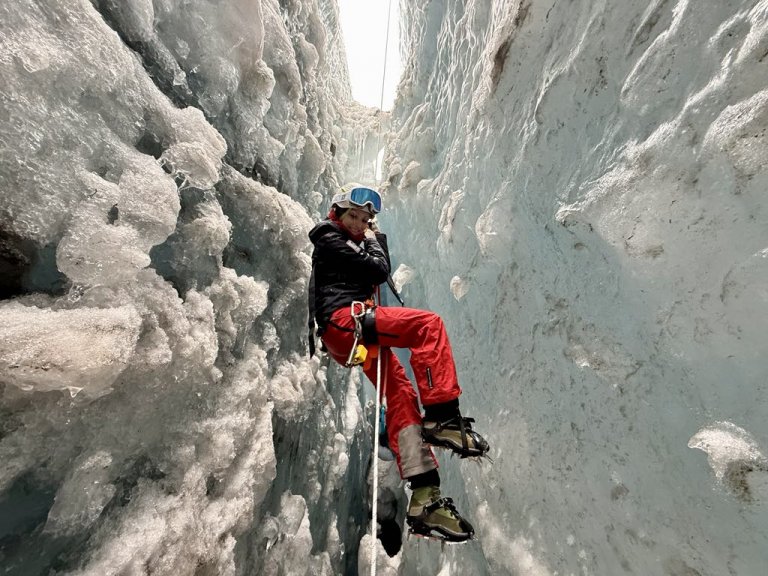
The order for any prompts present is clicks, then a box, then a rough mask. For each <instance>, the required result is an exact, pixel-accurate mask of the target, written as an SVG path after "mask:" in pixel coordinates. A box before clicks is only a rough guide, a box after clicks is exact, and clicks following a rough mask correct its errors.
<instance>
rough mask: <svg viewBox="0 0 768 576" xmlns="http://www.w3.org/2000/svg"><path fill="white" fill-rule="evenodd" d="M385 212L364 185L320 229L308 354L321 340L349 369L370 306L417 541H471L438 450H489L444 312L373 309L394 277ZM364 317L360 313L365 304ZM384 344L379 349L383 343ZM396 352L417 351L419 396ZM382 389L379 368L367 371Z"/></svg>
mask: <svg viewBox="0 0 768 576" xmlns="http://www.w3.org/2000/svg"><path fill="white" fill-rule="evenodd" d="M380 211H381V196H380V195H379V193H378V192H377V191H375V190H372V189H370V188H367V187H364V186H361V185H359V184H347V185H346V186H344V187H342V188H341V191H340V192H339V193H338V194H336V195H335V196H334V197H333V200H332V203H331V209H330V212H329V213H328V217H327V219H325V220H323V221H322V222H320V223H318V224H317V225H315V227H314V228H313V229H312V230H311V231H310V233H309V238H310V240H311V241H312V244H313V245H314V252H313V254H312V278H311V280H310V285H309V310H310V318H309V327H310V336H309V348H310V355H312V354H314V334H313V332H314V322H315V321H316V322H317V326H318V329H317V335H318V336H320V337H321V338H322V342H323V345H324V346H325V349H326V350H327V352H329V353H330V355H331V357H332V358H333V359H334V360H336V362H338V363H339V364H342V365H347V362H348V360H349V359H350V358H351V351H352V347H353V345H354V343H355V326H356V324H355V318H354V317H353V311H352V306H353V304H352V303H353V302H364V303H365V312H366V313H365V316H364V320H363V322H362V324H363V340H364V341H365V343H366V344H378V345H379V346H380V351H381V352H380V353H381V362H382V367H381V374H382V376H381V380H382V382H383V383H384V387H385V392H384V393H385V396H386V403H387V411H386V428H387V435H388V440H389V446H390V448H391V449H392V452H394V454H395V457H396V459H397V464H398V467H399V470H400V475H401V477H402V478H404V479H405V480H406V481H407V482H408V483H409V484H410V487H411V490H412V491H413V492H412V496H411V500H410V503H409V505H408V512H407V516H406V521H407V522H408V524H409V526H410V527H411V530H412V531H413V532H415V533H418V534H424V535H432V536H438V537H441V538H443V539H446V540H451V541H463V540H467V539H469V538H472V536H473V534H474V529H473V528H472V525H471V524H470V523H469V522H468V521H467V520H465V519H464V518H462V517H461V515H459V513H458V512H457V511H456V508H455V506H454V505H453V502H452V500H451V499H450V498H443V497H441V495H440V476H439V474H438V471H437V461H436V460H435V457H434V455H433V453H432V450H431V448H430V445H431V446H439V447H443V448H448V449H450V450H453V451H454V452H455V453H457V454H459V455H460V456H461V457H462V458H464V457H475V456H484V455H485V454H486V453H487V452H488V443H487V442H486V441H485V439H484V438H482V437H481V436H480V435H479V434H478V433H477V432H475V431H474V430H473V429H472V425H471V423H472V422H473V420H472V419H471V418H464V417H462V415H461V413H460V411H459V395H460V394H461V388H460V387H459V384H458V381H457V377H456V367H455V365H454V361H453V354H452V352H451V345H450V343H449V341H448V335H447V334H446V331H445V327H444V325H443V321H442V319H441V318H440V317H439V316H438V315H437V314H435V313H433V312H429V311H426V310H417V309H413V308H405V307H389V306H374V302H373V295H374V291H375V289H376V287H377V286H378V285H379V284H382V283H384V282H386V281H388V280H390V282H391V277H390V260H389V253H388V250H387V239H386V235H384V234H382V233H381V232H379V231H378V229H377V227H376V224H375V221H373V220H372V219H373V218H374V217H375V215H376V214H377V213H378V212H380ZM356 306H358V309H357V310H356V311H355V313H356V314H361V312H362V310H361V308H363V306H361V305H359V304H358V305H356ZM376 340H377V341H376ZM389 348H409V349H410V351H411V359H410V363H411V367H412V368H413V373H414V376H415V379H416V386H417V388H418V393H419V394H418V398H420V399H421V404H422V406H423V407H424V417H423V418H422V416H421V412H420V411H419V403H418V398H417V395H416V391H415V390H414V388H413V385H412V384H411V382H410V380H409V379H408V377H407V376H406V374H405V370H404V369H403V367H402V365H401V364H400V362H399V361H398V359H397V357H396V356H395V354H393V353H392V352H391V350H389ZM364 372H365V375H366V376H367V377H368V379H369V380H371V382H373V383H374V384H375V382H376V363H375V362H374V363H372V364H371V365H370V367H368V368H367V369H364Z"/></svg>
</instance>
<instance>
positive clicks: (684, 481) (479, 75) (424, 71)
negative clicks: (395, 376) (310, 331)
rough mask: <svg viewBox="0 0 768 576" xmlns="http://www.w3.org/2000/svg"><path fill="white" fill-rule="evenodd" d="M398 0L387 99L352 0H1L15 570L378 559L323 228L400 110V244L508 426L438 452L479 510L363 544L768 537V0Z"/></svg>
mask: <svg viewBox="0 0 768 576" xmlns="http://www.w3.org/2000/svg"><path fill="white" fill-rule="evenodd" d="M401 14H402V28H403V29H402V35H401V36H402V38H403V42H404V43H403V46H402V52H403V54H404V55H405V56H406V57H407V62H406V65H405V66H404V70H405V73H404V76H403V78H402V81H401V83H400V90H399V94H400V96H399V99H398V101H397V103H396V106H395V109H394V111H393V113H392V116H391V118H390V117H389V115H386V114H381V115H377V114H376V113H375V111H373V110H371V109H367V108H364V107H362V106H359V105H356V104H354V103H352V102H350V101H349V88H348V79H347V73H346V66H345V64H344V57H343V51H342V50H341V49H340V48H341V42H340V40H339V30H338V15H337V8H336V6H335V3H334V2H333V0H281V1H278V0H263V1H262V2H252V1H250V0H238V1H234V2H229V3H226V6H225V5H223V4H222V3H211V2H207V1H204V0H163V1H154V2H149V1H148V0H128V1H122V2H117V1H114V0H92V1H91V2H87V1H86V0H19V1H16V2H4V3H0V76H2V79H3V81H2V83H0V120H1V121H0V273H1V274H0V298H2V299H3V300H4V302H3V303H2V305H0V321H2V322H1V323H0V326H2V327H1V328H0V462H2V463H3V466H2V468H0V558H2V564H3V569H4V570H5V572H6V573H8V574H17V575H20V574H24V575H26V574H48V573H54V572H55V573H58V574H82V575H86V574H87V575H94V576H95V575H103V574H150V573H151V574H167V575H184V574H190V575H192V574H194V575H196V576H202V575H208V574H217V575H218V574H246V573H255V572H260V571H272V572H271V573H278V574H279V573H283V574H287V573H290V574H306V573H315V574H331V573H333V574H337V573H355V572H356V571H357V570H358V569H359V570H360V571H361V572H362V571H363V570H365V569H367V567H368V563H369V560H370V556H369V553H370V547H369V543H368V541H367V540H366V538H368V536H365V538H363V534H365V532H366V531H367V530H368V517H367V506H366V503H365V498H366V494H365V492H366V478H367V477H368V476H369V474H368V469H367V466H368V454H369V453H370V445H369V440H368V439H367V437H368V436H367V435H368V434H369V425H368V424H367V423H368V422H370V421H372V420H373V418H372V415H371V414H370V410H368V411H366V410H364V409H363V407H362V406H361V400H360V393H361V387H362V386H363V383H362V382H361V381H360V380H359V378H357V377H352V378H347V377H346V376H347V375H346V374H345V373H344V372H342V371H341V370H340V369H338V368H336V367H330V368H326V365H325V362H327V359H326V360H324V361H322V362H321V361H319V360H318V359H313V360H312V361H309V360H307V358H306V356H305V355H304V353H305V340H304V339H305V336H304V334H305V330H306V324H305V322H306V309H305V305H306V304H305V302H306V301H305V292H306V285H307V276H308V272H309V266H310V261H309V255H308V254H309V252H308V245H307V240H306V232H307V230H308V229H309V226H310V225H311V222H312V220H313V219H315V218H317V216H319V215H320V214H322V212H323V211H324V210H325V209H327V201H326V198H327V197H328V195H329V193H330V192H331V191H332V189H333V188H334V187H335V186H336V184H337V182H338V181H340V180H347V179H362V180H370V160H371V158H372V157H373V156H375V154H376V151H377V149H378V143H379V138H380V135H381V134H382V133H383V132H384V131H386V130H389V129H391V130H392V131H393V133H392V138H391V140H390V141H389V143H388V148H387V158H386V168H387V179H388V180H387V184H386V185H385V186H384V188H385V190H384V192H385V194H386V203H387V210H386V212H385V214H383V215H382V226H383V228H384V230H385V231H386V232H388V233H389V234H390V244H391V247H392V250H393V255H394V259H395V263H396V264H400V263H403V264H404V265H405V266H403V267H400V268H399V270H400V274H399V275H398V280H399V282H400V284H401V285H402V286H403V290H404V293H405V296H406V298H407V301H408V303H409V304H410V305H412V306H426V307H429V308H431V309H434V310H436V311H437V312H439V313H440V314H442V315H443V316H444V318H445V320H446V324H447V326H448V329H449V333H450V335H451V337H452V339H453V343H454V352H455V357H456V361H457V366H458V372H459V376H460V379H461V384H462V386H463V388H464V390H465V394H464V396H463V397H462V409H463V411H464V412H465V413H466V414H467V415H469V416H473V417H475V418H476V419H477V421H478V422H477V426H478V428H479V429H480V430H481V432H483V433H484V434H486V435H487V437H488V439H489V440H490V442H491V445H492V447H493V450H492V454H491V456H492V457H493V458H494V461H495V463H494V464H493V466H485V467H472V466H471V464H470V463H467V462H458V461H456V460H454V461H450V462H446V463H444V464H445V465H444V466H442V467H441V474H442V478H443V490H444V492H445V493H446V494H447V495H449V496H452V497H453V498H454V499H455V500H456V503H457V506H458V508H459V510H461V511H462V512H464V513H465V514H466V515H467V516H468V517H469V519H470V520H471V521H473V523H474V524H475V527H476V530H477V534H478V537H479V542H478V543H476V544H470V545H466V546H463V547H451V548H447V549H446V550H444V551H443V550H441V548H440V547H438V546H436V545H434V543H431V542H424V541H414V540H410V541H408V542H407V543H406V544H405V546H404V548H403V551H402V552H401V553H400V555H399V556H397V557H395V558H393V559H391V560H389V559H385V558H384V556H383V552H382V550H381V549H380V547H379V548H377V555H378V557H379V558H380V564H379V566H380V572H381V573H398V574H417V573H419V574H421V573H433V574H438V573H439V574H442V575H448V574H493V575H497V574H527V575H534V576H539V575H542V576H545V575H546V576H548V575H553V576H554V575H555V574H570V573H581V574H621V573H637V574H668V575H674V576H677V575H681V574H689V575H690V574H728V573H734V574H761V573H763V572H764V568H765V559H766V556H765V550H766V549H767V548H768V546H767V545H768V542H767V541H766V538H768V536H766V535H767V534H768V524H766V514H765V506H766V498H767V497H768V496H766V494H768V480H767V479H766V470H765V468H766V458H765V454H766V453H767V451H768V446H767V443H768V424H767V423H768V414H766V406H768V398H766V388H765V386H764V383H765V381H766V378H767V377H768V367H767V366H768V365H767V364H766V362H765V358H766V357H767V356H768V339H766V338H765V333H766V331H767V329H768V288H767V287H768V222H767V220H768V215H767V214H766V209H765V206H766V204H765V200H764V196H765V190H766V187H767V186H768V172H766V168H765V166H767V165H768V162H766V149H767V147H766V144H768V142H766V138H768V136H766V127H767V126H768V85H767V84H766V78H768V69H767V67H768V57H767V56H766V51H767V50H768V48H767V47H768V40H767V38H768V17H767V16H768V2H766V1H765V0H733V1H724V2H719V3H712V2H708V3H707V2H690V1H688V0H654V1H653V2H650V3H646V4H645V5H643V4H639V3H633V2H627V1H622V2H605V1H598V2H591V3H588V2H581V3H573V2H570V3H563V2H555V1H554V0H546V1H543V2H530V1H528V0H522V1H521V0H494V1H493V2H491V1H484V0H483V1H480V0H477V1H472V2H442V1H438V0H431V1H429V2H421V1H419V2H417V1H415V0H408V1H403V5H402V7H401ZM382 144H383V142H382ZM365 385H366V386H367V384H365ZM390 471H391V470H390ZM390 476H391V475H390ZM385 488H386V489H385V490H382V500H381V502H380V503H381V511H382V514H384V515H386V516H387V517H388V518H389V517H391V516H392V515H393V514H394V515H395V516H396V517H399V518H401V515H400V516H398V514H399V512H398V510H400V507H399V506H400V505H399V504H398V498H402V495H401V494H400V495H396V494H395V492H397V491H398V490H399V484H398V480H397V478H394V479H393V480H392V482H389V481H387V482H386V483H385ZM400 504H402V502H400ZM361 538H363V542H362V544H360V539H361ZM358 551H359V554H358Z"/></svg>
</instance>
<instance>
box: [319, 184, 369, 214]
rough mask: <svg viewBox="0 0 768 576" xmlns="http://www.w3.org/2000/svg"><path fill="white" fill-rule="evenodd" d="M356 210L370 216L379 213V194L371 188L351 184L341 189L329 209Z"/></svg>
mask: <svg viewBox="0 0 768 576" xmlns="http://www.w3.org/2000/svg"><path fill="white" fill-rule="evenodd" d="M333 206H338V207H339V208H357V209H359V210H365V211H366V212H368V213H369V214H370V215H371V216H374V215H375V214H378V213H379V212H381V194H379V193H378V192H376V190H374V189H372V188H368V187H367V186H363V185H362V184H358V183H357V182H351V183H349V184H345V185H344V186H342V187H341V192H339V193H338V194H336V195H335V196H334V197H333V200H331V207H333Z"/></svg>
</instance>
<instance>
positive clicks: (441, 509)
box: [405, 486, 475, 542]
mask: <svg viewBox="0 0 768 576" xmlns="http://www.w3.org/2000/svg"><path fill="white" fill-rule="evenodd" d="M405 520H406V522H408V526H409V527H410V529H411V532H412V533H413V534H419V535H421V536H428V537H436V538H440V539H442V540H447V541H449V542H464V541H466V540H469V539H471V538H472V537H473V536H474V535H475V529H474V528H473V527H472V524H470V523H469V522H467V521H466V520H465V519H464V518H462V517H461V516H460V515H459V513H458V512H457V511H456V508H455V507H454V505H453V500H451V499H450V498H442V497H441V496H440V488H438V487H437V486H423V487H421V488H416V489H414V491H413V494H412V495H411V501H410V503H409V504H408V514H407V515H406V517H405Z"/></svg>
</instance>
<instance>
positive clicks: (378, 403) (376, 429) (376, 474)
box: [371, 346, 382, 576]
mask: <svg viewBox="0 0 768 576" xmlns="http://www.w3.org/2000/svg"><path fill="white" fill-rule="evenodd" d="M381 355H382V348H381V346H379V356H378V357H377V358H376V420H375V424H374V432H373V511H372V513H371V576H376V550H377V547H376V540H377V538H376V536H377V535H376V532H377V527H378V518H377V516H378V512H379V435H380V432H379V428H381V426H380V423H379V418H381V416H380V412H381Z"/></svg>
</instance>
